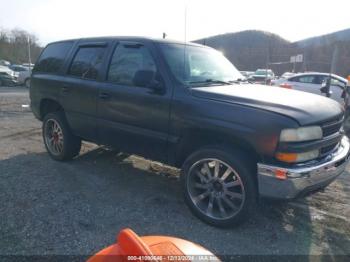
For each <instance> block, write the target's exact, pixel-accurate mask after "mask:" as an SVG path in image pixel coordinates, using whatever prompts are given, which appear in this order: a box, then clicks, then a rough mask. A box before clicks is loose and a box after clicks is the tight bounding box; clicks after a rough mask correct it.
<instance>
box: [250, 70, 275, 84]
mask: <svg viewBox="0 0 350 262" xmlns="http://www.w3.org/2000/svg"><path fill="white" fill-rule="evenodd" d="M273 79H275V73H274V72H273V71H272V70H271V69H258V70H256V71H255V73H254V74H253V75H252V76H250V77H249V81H251V82H253V83H255V84H268V85H269V84H271V81H272V80H273Z"/></svg>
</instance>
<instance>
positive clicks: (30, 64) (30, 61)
mask: <svg viewBox="0 0 350 262" xmlns="http://www.w3.org/2000/svg"><path fill="white" fill-rule="evenodd" d="M27 37H28V38H27V39H28V62H29V71H30V72H31V70H32V68H31V66H32V58H31V53H30V37H29V35H28V36H27Z"/></svg>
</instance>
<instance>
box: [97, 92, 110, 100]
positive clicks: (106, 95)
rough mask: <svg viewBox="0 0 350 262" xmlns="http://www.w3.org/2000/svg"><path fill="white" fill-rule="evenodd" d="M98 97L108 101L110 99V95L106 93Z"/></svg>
mask: <svg viewBox="0 0 350 262" xmlns="http://www.w3.org/2000/svg"><path fill="white" fill-rule="evenodd" d="M98 96H99V98H101V99H108V98H110V97H111V96H110V94H108V93H100V94H99V95H98Z"/></svg>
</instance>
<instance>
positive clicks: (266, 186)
mask: <svg viewBox="0 0 350 262" xmlns="http://www.w3.org/2000/svg"><path fill="white" fill-rule="evenodd" d="M349 151H350V143H349V139H348V138H347V137H345V136H344V137H343V139H342V140H341V143H340V145H339V147H338V149H337V151H336V152H334V153H332V154H330V155H329V156H327V157H326V159H325V160H323V161H319V162H317V163H314V164H312V165H298V166H296V167H292V168H282V167H278V166H272V165H266V164H261V163H258V182H259V193H260V196H263V197H270V198H279V199H293V198H296V197H298V196H300V195H303V194H304V193H308V192H312V191H316V190H317V189H320V188H323V187H325V186H327V185H328V184H330V183H331V182H332V181H333V180H334V179H335V178H336V177H337V176H339V175H340V174H341V173H343V172H344V170H345V167H346V164H347V162H348V160H349ZM276 171H283V172H286V174H287V179H285V180H280V179H277V178H276V176H275V174H276Z"/></svg>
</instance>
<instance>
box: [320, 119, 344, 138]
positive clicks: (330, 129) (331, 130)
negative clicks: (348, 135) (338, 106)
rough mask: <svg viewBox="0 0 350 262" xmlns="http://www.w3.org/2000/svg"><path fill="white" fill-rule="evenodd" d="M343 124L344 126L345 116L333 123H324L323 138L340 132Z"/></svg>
mask: <svg viewBox="0 0 350 262" xmlns="http://www.w3.org/2000/svg"><path fill="white" fill-rule="evenodd" d="M342 124H343V115H340V116H338V117H337V118H335V119H333V120H331V121H328V122H325V123H323V124H322V125H321V127H322V131H323V137H327V136H330V135H333V134H335V133H337V132H339V131H340V128H341V126H342Z"/></svg>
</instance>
